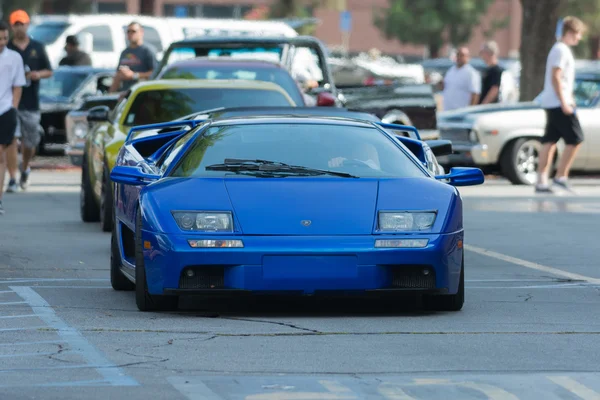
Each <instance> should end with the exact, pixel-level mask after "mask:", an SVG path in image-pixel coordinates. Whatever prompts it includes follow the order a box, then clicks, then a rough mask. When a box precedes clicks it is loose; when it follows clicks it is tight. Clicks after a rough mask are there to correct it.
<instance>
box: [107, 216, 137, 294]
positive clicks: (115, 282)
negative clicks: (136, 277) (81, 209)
mask: <svg viewBox="0 0 600 400" xmlns="http://www.w3.org/2000/svg"><path fill="white" fill-rule="evenodd" d="M113 225H114V224H113ZM117 240H118V238H117V232H116V229H113V230H112V237H111V240H110V284H111V285H112V288H113V289H114V290H127V291H131V290H133V289H135V284H134V283H133V282H131V281H130V280H129V279H128V278H127V277H126V276H125V274H123V272H122V271H121V254H120V253H119V246H118V245H117Z"/></svg>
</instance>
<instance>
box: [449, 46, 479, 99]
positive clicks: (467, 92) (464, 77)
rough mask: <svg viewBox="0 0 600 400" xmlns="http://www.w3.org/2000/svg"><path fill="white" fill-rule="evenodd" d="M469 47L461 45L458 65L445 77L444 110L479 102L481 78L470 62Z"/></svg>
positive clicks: (457, 57)
mask: <svg viewBox="0 0 600 400" xmlns="http://www.w3.org/2000/svg"><path fill="white" fill-rule="evenodd" d="M469 58H470V56H469V49H467V48H466V47H461V48H460V49H458V52H457V53H456V65H453V66H452V67H450V69H449V70H448V72H446V76H445V77H444V82H443V85H444V91H443V96H444V104H443V108H444V111H447V110H454V109H456V108H462V107H468V106H471V105H475V104H477V103H478V102H479V94H480V93H481V78H480V76H479V74H478V73H477V71H476V70H475V68H473V67H472V66H471V64H469Z"/></svg>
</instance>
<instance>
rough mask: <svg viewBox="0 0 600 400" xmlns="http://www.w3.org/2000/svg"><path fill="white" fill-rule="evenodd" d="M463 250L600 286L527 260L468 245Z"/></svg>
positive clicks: (584, 277) (580, 276)
mask: <svg viewBox="0 0 600 400" xmlns="http://www.w3.org/2000/svg"><path fill="white" fill-rule="evenodd" d="M464 248H465V250H469V251H472V252H473V253H477V254H481V255H484V256H488V257H492V258H496V259H498V260H502V261H506V262H509V263H512V264H515V265H519V266H521V267H525V268H530V269H535V270H537V271H542V272H547V273H549V274H553V275H557V276H562V277H564V278H567V279H574V280H578V281H586V282H589V283H594V284H600V279H597V278H592V277H589V276H585V275H580V274H575V273H573V272H568V271H563V270H562V269H558V268H554V267H548V266H546V265H542V264H538V263H534V262H531V261H527V260H522V259H520V258H516V257H511V256H507V255H505V254H501V253H496V252H495V251H491V250H487V249H484V248H481V247H476V246H471V245H469V244H465V245H464Z"/></svg>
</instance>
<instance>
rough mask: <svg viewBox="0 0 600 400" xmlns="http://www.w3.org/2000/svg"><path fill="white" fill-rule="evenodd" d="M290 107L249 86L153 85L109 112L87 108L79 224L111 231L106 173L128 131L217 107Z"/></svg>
mask: <svg viewBox="0 0 600 400" xmlns="http://www.w3.org/2000/svg"><path fill="white" fill-rule="evenodd" d="M248 106H266V107H296V106H297V105H296V103H294V101H293V100H292V98H291V97H290V96H289V94H287V92H286V91H285V90H283V89H282V88H281V87H280V86H278V85H276V84H274V83H271V82H260V81H250V80H174V79H168V80H155V81H147V82H142V83H138V84H136V85H135V86H133V87H131V89H130V90H129V91H128V92H126V94H125V97H124V98H123V99H121V100H120V101H119V102H118V103H117V105H116V106H115V108H114V109H113V110H110V109H109V108H108V106H97V107H94V108H91V109H90V110H89V112H88V116H87V119H88V121H89V122H90V123H94V126H93V128H92V129H91V130H90V132H89V133H88V134H87V135H86V137H85V144H84V146H83V159H82V165H81V193H80V212H81V219H82V220H83V221H84V222H97V221H100V222H101V225H102V230H103V231H105V232H109V231H111V230H112V225H113V220H114V216H113V190H112V187H113V185H112V184H111V182H110V178H109V177H110V171H111V170H112V168H113V166H114V163H115V159H116V157H117V154H118V152H119V150H120V149H121V146H122V145H123V143H124V141H125V138H126V136H127V133H128V132H129V130H130V129H131V128H132V127H134V126H137V125H145V124H154V123H161V122H168V121H171V120H174V119H177V118H180V117H183V116H185V115H188V114H192V113H194V112H198V111H202V110H209V109H214V108H218V107H227V108H228V107H248Z"/></svg>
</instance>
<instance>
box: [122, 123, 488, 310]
mask: <svg viewBox="0 0 600 400" xmlns="http://www.w3.org/2000/svg"><path fill="white" fill-rule="evenodd" d="M183 125H188V127H187V129H179V130H176V131H172V132H169V133H160V134H159V133H158V130H160V129H162V128H165V127H167V126H173V127H175V126H183ZM399 129H402V128H399ZM136 130H137V131H136V132H132V133H131V134H130V136H129V137H128V138H127V139H126V143H125V146H123V147H122V148H121V150H120V151H119V155H118V157H117V160H116V164H115V167H114V169H113V170H112V171H111V174H110V178H111V180H112V181H113V182H115V201H114V208H115V220H116V222H115V225H114V229H113V233H112V238H111V263H110V270H111V284H112V287H113V289H115V290H135V299H136V304H137V307H138V309H139V310H140V311H154V310H172V309H176V308H177V307H178V299H179V296H185V295H202V296H211V295H214V294H219V295H221V296H222V295H227V294H231V295H234V294H239V293H245V294H253V293H263V294H265V293H274V294H277V293H281V292H285V293H288V294H296V295H303V294H310V295H319V294H327V293H329V294H331V293H344V292H348V291H353V292H360V293H361V294H367V295H369V294H371V295H375V296H378V295H381V294H382V293H386V294H398V295H403V294H406V293H407V292H412V293H413V294H415V295H424V296H423V298H424V304H425V306H426V308H429V309H433V310H443V311H458V310H460V309H461V308H462V307H463V303H464V276H465V263H464V249H463V244H462V243H463V238H464V227H463V217H462V201H461V198H460V194H459V192H458V191H457V190H456V188H455V187H453V186H465V185H478V184H481V183H483V180H484V177H483V174H482V173H481V170H479V169H476V168H475V169H469V168H466V169H465V168H463V169H454V170H453V171H451V172H450V174H448V175H445V176H439V177H434V176H433V175H431V174H430V173H429V171H428V169H427V168H425V167H424V166H423V164H422V163H423V162H426V160H425V158H424V157H423V154H424V152H423V148H422V147H421V144H422V143H423V142H421V141H417V140H414V139H409V138H405V137H401V136H396V135H392V134H390V133H389V132H388V131H387V130H385V129H382V127H381V125H380V124H379V123H374V122H368V121H365V120H356V119H347V118H331V117H327V116H321V117H316V116H313V117H307V116H302V117H300V116H291V115H288V116H282V115H268V114H265V115H261V114H255V115H254V116H253V117H252V118H248V117H247V116H241V117H237V118H227V117H224V118H218V119H212V120H207V121H206V122H205V123H200V122H199V121H187V124H186V122H183V121H177V122H171V123H167V124H164V123H163V124H155V125H147V126H140V127H137V128H136ZM143 131H147V132H143ZM440 145H441V147H442V148H445V149H447V150H451V148H450V147H449V144H448V143H441V144H440ZM417 155H418V156H417ZM283 177H285V179H276V178H283ZM444 179H447V180H448V182H447V183H446V182H440V180H444ZM207 193H210V195H208V196H207V195H206V194H207ZM290 249H294V254H293V255H291V254H290Z"/></svg>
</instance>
